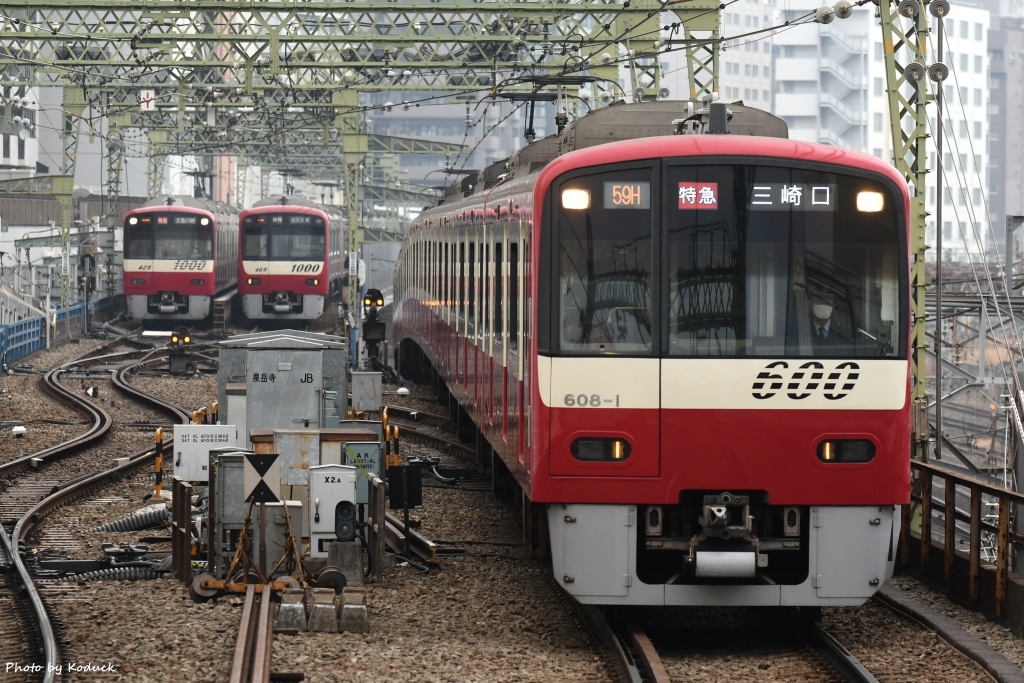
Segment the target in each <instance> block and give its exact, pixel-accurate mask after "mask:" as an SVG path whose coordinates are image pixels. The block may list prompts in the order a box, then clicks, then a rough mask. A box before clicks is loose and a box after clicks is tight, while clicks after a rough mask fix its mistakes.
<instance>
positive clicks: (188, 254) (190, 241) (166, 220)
mask: <svg viewBox="0 0 1024 683" xmlns="http://www.w3.org/2000/svg"><path fill="white" fill-rule="evenodd" d="M124 242H125V258H130V259H171V260H181V259H210V258H213V221H212V219H210V217H209V216H204V215H201V214H196V213H175V212H166V213H147V214H142V215H138V214H137V215H133V216H130V217H129V218H128V219H127V220H126V221H125V226H124Z"/></svg>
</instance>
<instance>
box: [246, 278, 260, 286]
mask: <svg viewBox="0 0 1024 683" xmlns="http://www.w3.org/2000/svg"><path fill="white" fill-rule="evenodd" d="M246 282H247V283H249V284H250V285H258V284H259V283H260V279H259V278H258V277H251V278H248V279H246Z"/></svg>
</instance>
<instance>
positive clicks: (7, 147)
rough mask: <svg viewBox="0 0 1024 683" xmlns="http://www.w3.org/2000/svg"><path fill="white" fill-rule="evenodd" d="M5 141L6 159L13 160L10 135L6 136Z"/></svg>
mask: <svg viewBox="0 0 1024 683" xmlns="http://www.w3.org/2000/svg"><path fill="white" fill-rule="evenodd" d="M3 139H4V159H10V158H11V136H10V135H4V136H3Z"/></svg>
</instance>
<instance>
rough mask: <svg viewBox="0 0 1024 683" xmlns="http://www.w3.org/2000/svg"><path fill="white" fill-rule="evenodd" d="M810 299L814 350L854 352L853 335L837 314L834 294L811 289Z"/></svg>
mask: <svg viewBox="0 0 1024 683" xmlns="http://www.w3.org/2000/svg"><path fill="white" fill-rule="evenodd" d="M808 301H809V303H810V307H811V340H812V342H813V344H814V350H815V351H818V352H825V353H840V352H842V351H843V350H847V351H850V352H852V351H853V336H852V335H851V334H850V331H849V329H848V328H847V327H846V325H845V323H844V322H843V321H842V319H841V317H840V316H838V315H835V313H836V310H835V300H834V298H833V296H832V294H830V293H828V292H824V291H821V290H811V293H810V297H809V298H808Z"/></svg>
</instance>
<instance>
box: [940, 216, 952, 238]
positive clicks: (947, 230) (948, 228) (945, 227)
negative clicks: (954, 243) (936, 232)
mask: <svg viewBox="0 0 1024 683" xmlns="http://www.w3.org/2000/svg"><path fill="white" fill-rule="evenodd" d="M942 239H946V240H951V239H953V223H952V221H942Z"/></svg>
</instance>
